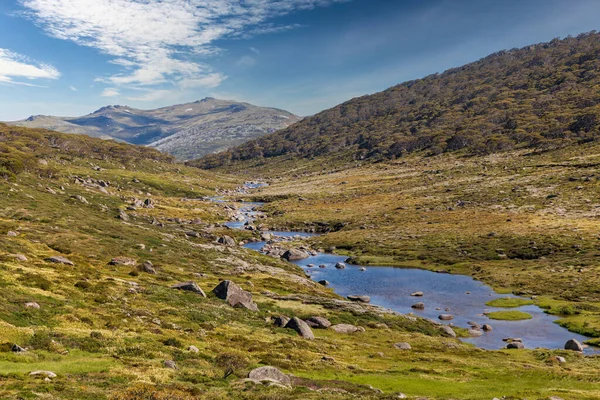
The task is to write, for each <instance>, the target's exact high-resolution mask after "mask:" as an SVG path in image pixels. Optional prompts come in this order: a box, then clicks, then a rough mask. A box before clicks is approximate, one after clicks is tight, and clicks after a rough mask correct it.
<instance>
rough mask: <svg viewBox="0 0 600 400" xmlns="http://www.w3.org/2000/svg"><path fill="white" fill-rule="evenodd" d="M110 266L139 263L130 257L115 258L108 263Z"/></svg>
mask: <svg viewBox="0 0 600 400" xmlns="http://www.w3.org/2000/svg"><path fill="white" fill-rule="evenodd" d="M108 264H109V265H126V266H128V265H136V264H137V261H136V260H134V259H133V258H129V257H115V258H113V259H112V260H110V262H109V263H108Z"/></svg>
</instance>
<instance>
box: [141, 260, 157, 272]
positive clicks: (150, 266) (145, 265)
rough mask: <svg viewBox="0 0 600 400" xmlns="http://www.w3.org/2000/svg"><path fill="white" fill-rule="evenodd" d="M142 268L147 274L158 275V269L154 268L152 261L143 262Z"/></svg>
mask: <svg viewBox="0 0 600 400" xmlns="http://www.w3.org/2000/svg"><path fill="white" fill-rule="evenodd" d="M140 269H141V270H142V271H144V272H146V273H147V274H152V275H156V269H155V268H154V265H153V264H152V262H150V261H144V263H143V264H142V266H141V267H140Z"/></svg>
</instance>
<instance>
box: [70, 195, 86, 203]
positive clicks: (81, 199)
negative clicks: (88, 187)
mask: <svg viewBox="0 0 600 400" xmlns="http://www.w3.org/2000/svg"><path fill="white" fill-rule="evenodd" d="M71 198H72V199H75V200H77V201H78V202H80V203H81V204H90V203H89V202H88V201H87V199H86V198H85V197H83V196H80V195H76V196H71Z"/></svg>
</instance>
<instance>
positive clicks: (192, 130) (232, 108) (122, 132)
mask: <svg viewBox="0 0 600 400" xmlns="http://www.w3.org/2000/svg"><path fill="white" fill-rule="evenodd" d="M298 120H300V118H299V117H297V116H296V115H293V114H291V113H289V112H287V111H284V110H278V109H274V108H266V107H258V106H254V105H252V104H248V103H240V102H234V101H229V100H218V99H213V98H205V99H203V100H200V101H196V102H194V103H187V104H179V105H175V106H170V107H164V108H159V109H156V110H139V109H135V108H132V107H127V106H119V105H115V106H107V107H103V108H101V109H99V110H97V111H95V112H93V113H91V114H88V115H85V116H83V117H76V118H70V117H67V118H63V117H52V116H31V117H29V118H27V119H25V120H22V121H16V122H10V123H9V124H10V125H17V126H23V127H29V128H46V129H51V130H56V131H60V132H65V133H79V134H86V135H89V136H93V137H100V138H113V139H117V140H122V141H125V142H128V143H132V144H139V145H148V146H151V147H155V148H157V149H159V150H161V151H164V152H167V153H170V154H173V155H175V156H176V157H177V158H180V159H188V158H197V157H200V156H202V155H205V154H208V153H211V152H214V151H220V150H225V149H227V148H229V147H232V146H235V145H239V144H241V143H243V142H245V141H247V140H250V139H253V138H256V137H258V136H262V135H265V134H268V133H272V132H274V131H276V130H278V129H281V128H285V127H287V126H288V125H290V124H292V123H294V122H296V121H298Z"/></svg>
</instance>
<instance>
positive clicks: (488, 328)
mask: <svg viewBox="0 0 600 400" xmlns="http://www.w3.org/2000/svg"><path fill="white" fill-rule="evenodd" d="M481 329H483V330H484V331H485V332H491V331H492V330H493V328H492V326H491V325H490V324H483V326H482V327H481Z"/></svg>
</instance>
